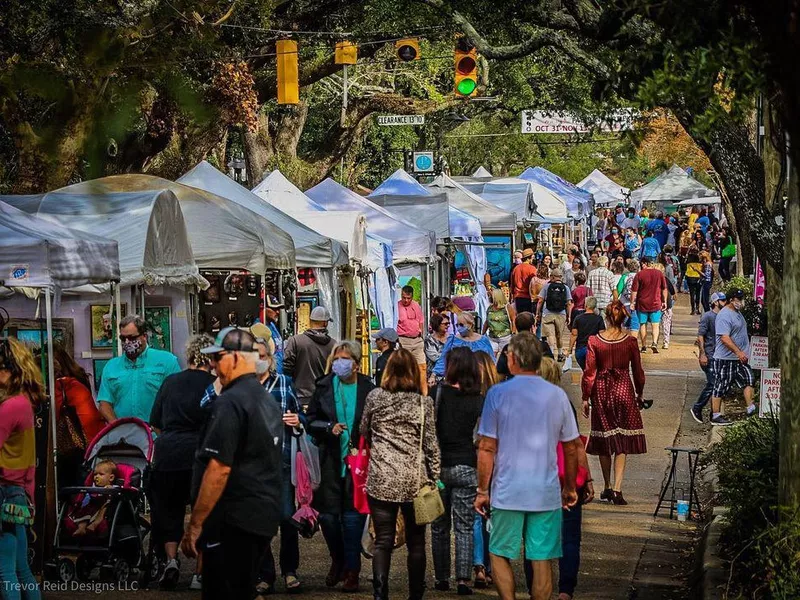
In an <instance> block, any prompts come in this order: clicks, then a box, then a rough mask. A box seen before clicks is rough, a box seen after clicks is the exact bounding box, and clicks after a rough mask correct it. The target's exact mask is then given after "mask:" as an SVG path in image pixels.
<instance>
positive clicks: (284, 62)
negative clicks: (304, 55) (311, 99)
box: [275, 40, 300, 104]
mask: <svg viewBox="0 0 800 600" xmlns="http://www.w3.org/2000/svg"><path fill="white" fill-rule="evenodd" d="M275 50H276V51H277V53H278V104H299V103H300V80H299V71H298V67H297V42H296V41H294V40H278V41H277V42H275Z"/></svg>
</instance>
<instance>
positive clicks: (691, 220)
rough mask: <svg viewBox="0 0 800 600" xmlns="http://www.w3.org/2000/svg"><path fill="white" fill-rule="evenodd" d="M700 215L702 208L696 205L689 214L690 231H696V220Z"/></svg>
mask: <svg viewBox="0 0 800 600" xmlns="http://www.w3.org/2000/svg"><path fill="white" fill-rule="evenodd" d="M699 217H700V208H699V207H697V206H695V207H694V208H692V212H691V213H690V214H689V231H694V222H695V221H697V219H698V218H699Z"/></svg>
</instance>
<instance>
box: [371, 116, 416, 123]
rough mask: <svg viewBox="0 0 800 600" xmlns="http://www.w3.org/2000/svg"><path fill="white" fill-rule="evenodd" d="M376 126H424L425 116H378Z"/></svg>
mask: <svg viewBox="0 0 800 600" xmlns="http://www.w3.org/2000/svg"><path fill="white" fill-rule="evenodd" d="M378 125H425V115H379V116H378Z"/></svg>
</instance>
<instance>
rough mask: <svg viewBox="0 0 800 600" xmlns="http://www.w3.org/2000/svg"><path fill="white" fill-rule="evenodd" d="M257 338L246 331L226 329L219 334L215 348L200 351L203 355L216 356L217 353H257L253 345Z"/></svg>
mask: <svg viewBox="0 0 800 600" xmlns="http://www.w3.org/2000/svg"><path fill="white" fill-rule="evenodd" d="M255 343H256V338H255V337H253V334H252V333H250V332H249V331H247V330H246V329H239V328H238V327H226V328H225V329H223V330H222V331H220V332H219V333H218V334H217V339H216V340H214V345H213V346H208V347H207V348H203V349H202V350H200V352H201V353H202V354H216V353H217V352H225V351H228V352H255V348H254V347H253V344H255Z"/></svg>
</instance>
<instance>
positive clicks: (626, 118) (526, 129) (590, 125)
mask: <svg viewBox="0 0 800 600" xmlns="http://www.w3.org/2000/svg"><path fill="white" fill-rule="evenodd" d="M633 117H634V112H633V110H632V109H622V110H617V111H614V112H613V113H611V114H610V115H609V116H608V117H606V118H604V119H595V120H594V121H592V120H590V119H587V120H581V119H577V118H575V117H573V116H572V115H569V114H566V113H548V112H544V111H540V110H523V111H522V133H560V134H565V133H589V132H590V131H605V132H620V131H627V130H628V129H633Z"/></svg>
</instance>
